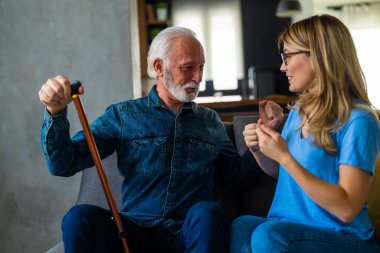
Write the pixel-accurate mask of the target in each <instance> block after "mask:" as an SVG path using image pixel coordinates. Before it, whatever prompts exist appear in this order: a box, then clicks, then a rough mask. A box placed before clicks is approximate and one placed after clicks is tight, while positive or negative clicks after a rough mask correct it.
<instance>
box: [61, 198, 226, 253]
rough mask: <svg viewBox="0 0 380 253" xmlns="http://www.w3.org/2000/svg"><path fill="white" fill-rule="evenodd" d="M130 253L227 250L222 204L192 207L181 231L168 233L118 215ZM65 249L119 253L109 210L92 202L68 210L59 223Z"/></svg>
mask: <svg viewBox="0 0 380 253" xmlns="http://www.w3.org/2000/svg"><path fill="white" fill-rule="evenodd" d="M121 219H122V223H123V226H124V232H125V234H126V238H127V242H128V247H129V250H130V252H131V253H145V252H147V253H149V252H157V253H158V252H162V253H169V252H175V253H177V252H178V253H180V252H194V253H195V252H197V253H202V252H204V253H214V252H215V253H227V252H228V248H229V236H228V234H229V222H228V218H227V217H226V215H225V214H224V211H223V209H222V207H221V206H220V205H219V204H217V203H215V202H199V203H197V204H195V205H194V206H192V207H191V208H190V209H189V211H188V213H187V215H186V219H185V223H184V225H183V227H182V230H181V231H180V232H179V233H178V234H176V235H173V234H170V233H169V232H168V230H167V229H166V228H165V227H164V226H159V227H155V228H144V227H141V226H138V225H136V224H135V223H133V222H131V221H130V220H129V219H128V218H126V217H125V216H123V215H121ZM62 232H63V241H64V245H65V252H66V253H71V252H80V253H86V252H91V253H95V252H112V253H116V252H123V250H122V247H121V242H120V239H118V237H117V230H116V226H115V223H114V221H113V220H111V213H110V211H109V210H105V209H102V208H100V207H97V206H92V205H78V206H74V207H73V208H71V209H70V211H69V212H68V213H67V214H66V215H65V217H64V219H63V222H62Z"/></svg>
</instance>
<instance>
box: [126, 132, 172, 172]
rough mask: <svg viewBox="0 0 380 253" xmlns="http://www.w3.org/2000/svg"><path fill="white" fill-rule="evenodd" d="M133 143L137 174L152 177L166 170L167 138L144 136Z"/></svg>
mask: <svg viewBox="0 0 380 253" xmlns="http://www.w3.org/2000/svg"><path fill="white" fill-rule="evenodd" d="M132 143H133V150H134V163H135V168H136V171H137V173H139V174H142V175H147V176H151V175H154V174H157V173H159V172H162V171H163V170H164V169H165V147H166V137H164V136H144V137H140V138H136V139H134V140H133V141H132Z"/></svg>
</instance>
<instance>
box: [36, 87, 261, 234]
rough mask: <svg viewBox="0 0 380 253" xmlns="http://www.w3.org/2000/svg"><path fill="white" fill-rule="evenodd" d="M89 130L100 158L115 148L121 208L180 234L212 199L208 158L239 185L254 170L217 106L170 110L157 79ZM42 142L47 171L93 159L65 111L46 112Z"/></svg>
mask: <svg viewBox="0 0 380 253" xmlns="http://www.w3.org/2000/svg"><path fill="white" fill-rule="evenodd" d="M91 131H92V133H93V135H94V139H95V142H96V144H97V147H98V151H99V154H100V156H101V158H102V159H103V158H105V157H107V156H109V155H110V154H112V153H113V152H114V151H115V150H116V152H117V157H118V158H117V159H118V161H117V164H118V169H119V171H120V173H121V174H122V176H123V177H124V180H123V184H122V210H120V211H121V213H122V214H124V215H125V216H127V217H128V218H130V219H131V220H133V221H134V222H135V223H137V224H139V225H141V226H144V227H154V226H157V225H159V224H161V225H162V224H163V225H165V226H166V227H167V228H168V230H169V231H170V232H171V233H178V232H179V231H180V229H181V227H182V224H183V221H184V218H185V215H186V212H187V210H188V209H189V208H190V207H191V206H192V205H194V204H195V203H197V202H199V201H210V200H211V201H212V200H215V196H214V194H213V181H212V178H213V177H212V173H213V168H214V166H213V165H215V167H216V168H218V169H221V174H222V176H223V177H224V178H225V182H226V183H229V184H231V185H232V186H238V187H240V188H243V187H248V186H249V185H250V184H251V183H252V181H253V180H254V178H255V176H256V175H257V172H258V170H259V169H258V165H257V163H256V161H255V160H254V159H253V157H252V155H251V154H250V153H246V154H245V155H243V156H242V157H240V156H239V155H238V153H237V151H236V149H235V147H234V146H233V144H232V142H231V141H230V140H229V138H228V136H227V133H226V131H225V129H224V126H223V124H222V122H221V120H220V118H219V116H218V115H217V113H216V112H215V111H213V110H211V109H208V108H205V107H201V106H198V105H197V104H196V103H194V102H189V103H186V104H185V105H184V106H183V108H182V109H181V111H180V112H179V113H178V114H176V113H175V112H174V111H173V110H171V109H168V108H167V107H165V106H164V104H163V103H162V101H161V100H160V99H159V97H158V95H157V92H156V86H154V87H153V88H152V90H151V91H150V93H149V95H148V96H147V97H143V98H139V99H135V100H128V101H125V102H120V103H117V104H114V105H111V106H109V107H108V108H107V110H106V112H105V113H104V114H103V115H102V116H100V117H99V118H98V119H96V120H95V121H94V122H93V123H92V124H91ZM41 144H42V149H43V152H44V155H45V158H46V161H47V164H48V168H49V171H50V172H51V173H52V174H53V175H58V176H71V175H74V174H75V173H77V172H79V171H82V170H83V169H85V168H88V167H91V166H93V160H92V158H91V154H90V151H89V148H88V145H87V142H86V140H85V137H84V133H83V131H80V132H78V133H77V134H76V135H75V136H74V137H73V138H72V139H70V133H69V122H68V120H67V115H66V111H65V112H64V113H62V114H61V115H58V116H55V117H51V116H50V115H49V113H48V112H45V117H44V123H43V126H42V132H41Z"/></svg>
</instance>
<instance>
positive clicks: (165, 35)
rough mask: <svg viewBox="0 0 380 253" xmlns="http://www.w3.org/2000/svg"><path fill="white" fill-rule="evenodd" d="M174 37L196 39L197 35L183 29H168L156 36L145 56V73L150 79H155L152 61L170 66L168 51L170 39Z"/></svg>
mask: <svg viewBox="0 0 380 253" xmlns="http://www.w3.org/2000/svg"><path fill="white" fill-rule="evenodd" d="M175 37H192V38H195V39H197V35H196V34H195V33H194V32H193V31H192V30H190V29H188V28H185V27H169V28H166V29H164V30H162V31H161V32H160V33H159V34H157V36H156V37H155V38H154V39H153V41H152V43H151V45H150V48H149V52H148V56H147V63H148V69H147V73H148V76H150V77H151V78H156V77H157V74H156V72H155V71H154V68H153V62H154V60H156V59H158V58H159V59H162V60H163V61H164V64H165V65H166V66H168V65H169V64H170V62H169V51H170V48H171V46H172V39H173V38H175Z"/></svg>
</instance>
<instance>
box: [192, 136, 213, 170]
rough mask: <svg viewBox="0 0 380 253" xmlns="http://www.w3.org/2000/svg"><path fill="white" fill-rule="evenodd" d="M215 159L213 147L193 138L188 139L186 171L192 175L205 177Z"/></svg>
mask: <svg viewBox="0 0 380 253" xmlns="http://www.w3.org/2000/svg"><path fill="white" fill-rule="evenodd" d="M214 159H215V145H213V144H211V143H208V142H205V141H203V140H198V139H194V138H190V139H189V156H188V160H187V169H188V170H189V171H190V172H192V173H193V174H197V175H199V176H206V175H208V173H209V172H210V169H211V168H212V162H213V161H214Z"/></svg>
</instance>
